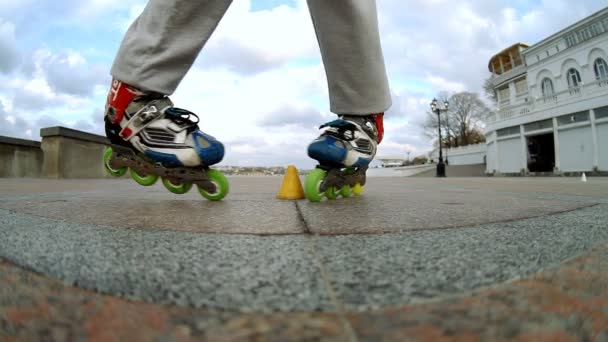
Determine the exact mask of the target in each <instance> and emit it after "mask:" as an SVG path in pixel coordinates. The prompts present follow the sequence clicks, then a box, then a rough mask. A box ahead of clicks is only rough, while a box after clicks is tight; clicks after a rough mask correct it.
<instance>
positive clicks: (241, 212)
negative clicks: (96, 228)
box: [0, 196, 306, 235]
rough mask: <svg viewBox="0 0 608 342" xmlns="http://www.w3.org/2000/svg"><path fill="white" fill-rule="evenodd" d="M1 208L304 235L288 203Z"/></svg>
mask: <svg viewBox="0 0 608 342" xmlns="http://www.w3.org/2000/svg"><path fill="white" fill-rule="evenodd" d="M0 208H4V209H10V210H16V211H19V212H22V213H26V214H31V215H35V216H41V217H47V218H52V219H56V220H66V221H70V222H79V223H83V224H92V223H94V224H97V225H106V226H112V227H123V228H139V229H147V230H165V229H166V230H176V231H184V232H198V233H220V232H221V233H224V234H232V233H241V234H269V235H270V234H272V235H276V234H303V233H304V232H305V230H306V228H305V226H304V224H303V223H302V222H301V220H300V219H299V217H298V213H297V209H296V206H295V204H294V203H292V202H279V201H272V202H271V201H247V202H246V201H223V202H219V203H213V202H209V201H202V200H201V201H196V200H166V199H165V200H151V199H147V198H146V199H140V200H137V201H125V200H114V199H97V198H79V197H77V198H73V197H62V196H60V197H55V198H45V199H28V200H20V201H11V202H10V203H6V202H5V203H0Z"/></svg>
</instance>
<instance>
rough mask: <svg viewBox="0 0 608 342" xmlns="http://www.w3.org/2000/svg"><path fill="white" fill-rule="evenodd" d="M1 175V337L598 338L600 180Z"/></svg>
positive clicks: (605, 233) (602, 326)
mask: <svg viewBox="0 0 608 342" xmlns="http://www.w3.org/2000/svg"><path fill="white" fill-rule="evenodd" d="M280 182H281V179H280V178H265V177H261V178H255V177H252V178H232V179H231V187H232V189H231V194H230V195H229V197H228V198H227V199H226V200H225V201H223V202H220V203H212V202H207V201H205V200H204V199H202V197H200V196H198V195H197V194H196V193H195V192H194V191H193V192H192V193H190V194H187V195H184V196H177V195H172V194H169V193H167V192H166V191H165V190H164V189H163V188H162V187H161V186H160V185H156V186H153V187H150V188H144V187H140V186H137V185H135V184H134V183H133V182H132V181H130V180H90V181H83V180H78V181H76V180H63V181H53V180H32V179H25V180H23V179H20V180H16V179H0V259H3V260H4V261H1V262H0V284H1V285H0V340H10V339H15V340H23V339H40V338H41V337H43V336H50V337H51V338H52V339H55V340H62V339H67V340H72V339H79V338H81V337H85V338H86V337H88V338H90V339H99V340H108V339H117V340H134V337H135V336H138V335H139V339H141V340H149V339H150V338H152V337H159V338H160V339H162V340H188V339H191V338H193V339H197V338H198V339H200V338H203V339H208V340H238V339H259V340H286V339H296V340H317V339H325V340H356V339H360V340H377V339H379V338H380V337H385V338H386V339H389V340H391V339H395V340H397V339H398V340H407V339H408V338H409V339H411V340H437V339H439V338H443V339H447V340H450V339H451V340H471V339H473V340H474V339H482V340H488V339H489V340H500V339H512V338H515V339H520V340H550V341H555V340H598V341H608V274H607V272H605V270H606V269H608V268H607V267H606V266H608V226H607V224H606V222H608V210H607V209H608V179H605V178H590V179H589V182H587V183H582V182H580V181H578V179H574V178H446V179H435V178H429V179H425V178H376V179H370V181H369V183H368V186H367V189H366V190H365V192H364V196H361V197H356V198H350V199H342V200H338V201H331V202H322V203H308V202H306V201H297V202H296V201H286V202H283V201H277V200H275V199H274V196H275V193H276V191H277V190H278V187H279V185H280Z"/></svg>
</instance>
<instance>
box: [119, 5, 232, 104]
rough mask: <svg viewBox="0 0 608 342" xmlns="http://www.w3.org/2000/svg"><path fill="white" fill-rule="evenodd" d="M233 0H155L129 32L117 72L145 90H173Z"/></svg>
mask: <svg viewBox="0 0 608 342" xmlns="http://www.w3.org/2000/svg"><path fill="white" fill-rule="evenodd" d="M231 2H232V0H150V1H149V2H148V4H147V5H146V7H145V9H144V11H143V13H142V14H141V15H140V16H139V17H138V18H137V19H136V20H135V22H133V24H132V25H131V27H130V28H129V30H128V31H127V33H126V35H125V37H124V39H123V41H122V45H121V46H120V50H119V51H118V54H117V56H116V59H115V61H114V65H113V66H112V71H111V74H112V76H113V77H114V78H115V79H117V80H120V81H122V82H124V83H127V84H129V85H131V86H134V87H137V88H138V89H141V90H145V91H153V92H157V93H161V94H164V95H170V94H172V93H173V92H174V91H175V89H176V88H177V85H178V84H179V82H180V81H181V80H182V79H183V77H184V76H185V75H186V73H187V72H188V70H189V69H190V67H191V66H192V64H193V63H194V60H195V59H196V57H197V56H198V54H199V52H200V51H201V49H202V48H203V45H205V43H206V42H207V40H208V39H209V37H210V36H211V34H212V33H213V31H214V30H215V28H216V27H217V24H218V23H219V21H220V19H221V18H222V17H223V15H224V13H225V12H226V10H227V9H228V7H229V6H230V4H231Z"/></svg>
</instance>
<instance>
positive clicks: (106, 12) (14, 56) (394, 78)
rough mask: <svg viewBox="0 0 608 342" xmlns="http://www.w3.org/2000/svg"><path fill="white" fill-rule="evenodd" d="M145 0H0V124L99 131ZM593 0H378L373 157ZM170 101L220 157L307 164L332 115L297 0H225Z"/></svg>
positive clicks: (414, 147) (415, 141)
mask: <svg viewBox="0 0 608 342" xmlns="http://www.w3.org/2000/svg"><path fill="white" fill-rule="evenodd" d="M145 4H146V1H145V0H89V1H81V0H55V1H46V0H20V1H1V2H0V135H4V136H10V137H18V138H23V139H31V140H40V137H39V131H40V128H43V127H50V126H65V127H70V128H74V129H78V130H83V131H87V132H91V133H95V134H100V135H103V134H104V133H103V132H104V130H103V107H104V104H105V98H106V95H107V91H108V88H109V84H110V81H111V76H110V74H109V72H110V68H111V66H112V63H113V60H114V57H115V55H116V52H117V49H118V47H119V45H120V43H121V40H122V37H123V35H124V33H125V32H126V30H127V28H128V27H129V25H130V24H131V23H132V22H133V20H134V19H135V18H136V17H137V16H138V15H139V14H140V13H141V11H142V9H143V8H144V6H145ZM607 5H608V2H607V1H606V0H579V1H576V2H573V1H571V0H531V1H528V0H492V1H487V0H377V6H378V17H379V23H380V36H381V43H382V46H383V51H384V57H385V63H386V66H387V74H388V78H389V84H390V87H391V94H392V99H393V106H392V107H391V108H390V109H389V110H388V111H387V113H386V116H385V130H386V135H385V139H384V141H383V143H382V144H381V145H380V146H379V150H378V156H379V157H383V156H402V157H404V158H405V157H406V155H407V153H408V152H410V154H411V156H412V157H414V156H417V155H421V154H425V153H427V152H428V151H430V149H431V146H432V141H431V140H430V139H429V138H428V137H425V136H424V134H423V130H422V128H421V124H422V123H423V121H424V118H425V115H426V111H427V110H428V108H429V103H430V102H431V100H432V99H433V97H434V96H435V95H436V94H438V93H439V92H443V91H447V92H452V93H453V92H458V91H473V92H480V93H481V92H482V84H483V81H484V79H486V78H487V77H488V76H489V72H488V70H487V64H488V61H489V59H490V58H491V56H492V55H494V54H495V53H497V52H499V51H500V50H502V49H504V48H506V47H508V46H510V45H512V44H514V43H517V42H525V43H529V44H533V43H536V42H538V41H540V40H542V39H544V38H546V37H548V36H549V35H551V34H553V33H555V32H557V31H558V30H560V29H562V28H565V27H566V26H569V25H570V24H573V23H575V22H576V21H578V20H580V19H583V18H584V17H586V16H588V15H590V14H592V13H594V12H596V11H598V10H600V9H602V8H604V7H606V6H607ZM171 98H172V100H173V101H174V103H175V104H176V106H178V107H182V108H186V109H189V110H191V111H193V112H195V113H197V114H198V115H199V117H200V119H201V121H200V124H199V125H200V128H201V129H202V130H203V131H205V132H206V133H209V134H211V135H213V136H215V137H216V138H217V139H218V140H220V141H222V142H223V143H224V144H225V145H226V156H225V158H224V161H223V162H222V164H224V165H240V166H253V165H261V166H285V165H290V164H294V165H296V166H298V167H312V166H314V164H315V162H314V161H312V160H310V159H309V158H308V157H307V155H306V146H307V145H308V143H309V142H310V141H311V140H313V139H314V138H315V137H316V136H318V134H319V130H318V126H319V125H321V124H322V123H324V122H326V121H329V120H331V119H332V118H334V114H332V113H331V112H330V111H329V100H328V93H327V81H326V78H325V73H324V69H323V64H322V63H321V58H320V53H319V50H318V45H317V42H316V39H315V34H314V31H313V27H312V23H311V20H310V16H309V14H308V10H307V6H306V1H305V0H235V1H234V2H233V3H232V5H231V7H230V8H229V9H228V12H227V13H226V15H225V16H224V18H223V19H222V21H221V22H220V24H219V26H218V28H217V29H216V31H215V33H214V34H213V36H212V37H211V38H210V39H209V41H208V42H207V44H206V45H205V48H204V49H203V51H202V53H201V54H200V55H199V57H198V59H197V60H196V63H195V65H194V66H193V67H192V69H191V70H190V71H189V73H188V74H187V75H186V77H185V78H184V80H183V81H182V83H181V84H180V85H179V87H178V89H177V91H176V92H175V93H174V94H172V96H171Z"/></svg>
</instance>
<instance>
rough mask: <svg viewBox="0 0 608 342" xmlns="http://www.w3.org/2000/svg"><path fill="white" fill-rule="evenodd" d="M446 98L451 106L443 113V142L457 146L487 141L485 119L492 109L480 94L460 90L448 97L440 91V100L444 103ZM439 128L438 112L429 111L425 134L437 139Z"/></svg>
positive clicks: (445, 144) (424, 125) (449, 145)
mask: <svg viewBox="0 0 608 342" xmlns="http://www.w3.org/2000/svg"><path fill="white" fill-rule="evenodd" d="M442 95H443V96H442ZM440 99H441V100H440ZM445 99H447V100H448V101H449V103H450V106H449V110H448V111H447V112H445V113H442V114H441V115H442V117H441V130H442V144H443V145H444V146H446V147H455V146H466V145H470V144H477V143H480V142H483V141H485V137H484V136H483V133H482V132H483V119H484V118H485V117H486V116H487V115H488V113H490V109H489V108H488V106H486V104H485V103H484V102H483V101H482V100H481V99H479V94H477V93H471V92H460V93H456V94H453V95H452V96H449V98H448V97H447V96H446V95H445V93H440V94H439V96H438V101H440V103H443V102H444V101H445ZM437 128H438V118H437V114H436V113H432V112H431V111H428V112H427V117H426V121H425V122H424V124H423V129H424V133H425V135H426V136H428V137H429V138H432V139H436V138H437V135H438V129H437Z"/></svg>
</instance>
